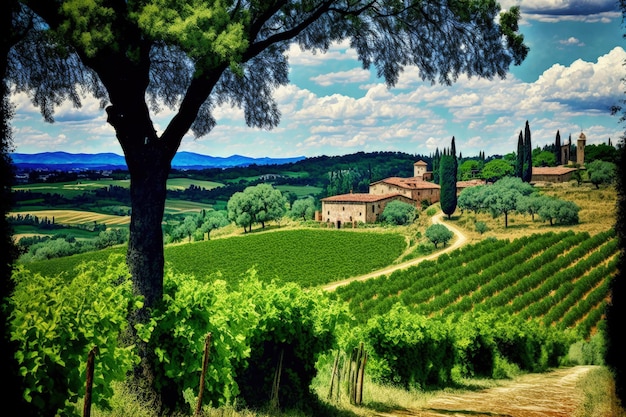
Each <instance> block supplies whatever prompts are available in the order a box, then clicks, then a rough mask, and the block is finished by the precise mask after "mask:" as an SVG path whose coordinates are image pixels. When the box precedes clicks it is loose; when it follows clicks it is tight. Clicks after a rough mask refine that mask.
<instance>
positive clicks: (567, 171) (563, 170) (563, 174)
mask: <svg viewBox="0 0 626 417" xmlns="http://www.w3.org/2000/svg"><path fill="white" fill-rule="evenodd" d="M577 170H578V168H568V167H564V166H559V167H533V175H532V178H531V180H530V182H532V183H537V182H556V183H559V182H568V181H570V180H571V179H572V174H573V173H574V172H576V171H577Z"/></svg>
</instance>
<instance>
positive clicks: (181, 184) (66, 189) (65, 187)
mask: <svg viewBox="0 0 626 417" xmlns="http://www.w3.org/2000/svg"><path fill="white" fill-rule="evenodd" d="M112 185H114V186H118V187H124V188H129V187H130V180H106V179H103V180H97V181H91V180H86V181H83V180H78V181H70V182H55V183H37V184H28V185H17V186H15V187H13V190H15V191H20V190H22V191H33V192H40V193H50V194H60V195H62V196H64V197H67V198H72V197H75V196H77V195H80V194H82V193H84V192H87V191H93V190H97V189H100V188H106V187H109V186H112ZM191 185H195V186H196V187H200V188H204V189H207V190H211V189H213V188H215V187H221V186H222V185H223V184H221V183H219V182H215V181H205V180H194V179H190V178H171V179H169V180H167V188H168V190H184V189H187V188H189V187H190V186H191Z"/></svg>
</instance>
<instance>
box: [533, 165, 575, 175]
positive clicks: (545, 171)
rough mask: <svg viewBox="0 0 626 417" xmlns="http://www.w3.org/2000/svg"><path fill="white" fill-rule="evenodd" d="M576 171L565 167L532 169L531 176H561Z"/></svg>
mask: <svg viewBox="0 0 626 417" xmlns="http://www.w3.org/2000/svg"><path fill="white" fill-rule="evenodd" d="M573 171H576V168H567V167H533V175H563V174H568V173H570V172H573Z"/></svg>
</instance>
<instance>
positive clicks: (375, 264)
mask: <svg viewBox="0 0 626 417" xmlns="http://www.w3.org/2000/svg"><path fill="white" fill-rule="evenodd" d="M346 248H349V250H345V249H346ZM405 248H406V242H405V239H404V237H403V236H402V235H401V234H399V233H376V232H361V231H360V232H351V231H341V230H323V229H297V230H285V231H277V232H270V233H259V234H250V235H246V236H241V237H232V238H227V239H215V240H210V241H204V242H196V243H193V244H185V245H174V246H167V247H166V248H165V260H166V262H168V263H169V264H170V265H171V266H172V268H173V269H174V270H176V271H177V272H181V273H185V274H191V275H194V276H196V277H204V276H210V275H212V274H216V273H220V274H221V276H222V277H223V279H224V280H227V281H229V282H231V283H234V282H236V281H237V280H238V279H239V278H240V277H241V276H242V275H244V274H246V272H247V271H248V270H249V269H255V270H256V274H257V277H258V278H259V279H260V280H263V281H266V282H270V281H272V280H277V281H280V282H295V283H297V284H298V285H300V286H302V287H312V286H318V285H322V284H326V283H329V282H333V281H337V280H340V279H344V278H349V277H352V276H355V275H361V274H366V273H369V272H372V271H374V270H377V269H380V268H383V267H385V266H387V265H390V264H391V263H392V262H393V261H394V260H395V259H397V258H398V257H399V256H400V254H401V253H402V252H403V251H404V249H405ZM124 252H125V248H122V247H116V248H110V249H105V250H102V251H97V252H88V253H84V254H80V255H74V256H69V257H64V258H56V259H49V260H46V261H39V262H32V263H28V264H26V265H25V267H26V268H28V269H29V270H31V271H32V272H33V273H41V274H44V275H56V274H60V273H65V274H66V275H67V274H71V273H72V271H75V270H76V267H77V266H78V265H79V264H80V263H82V262H88V261H106V259H108V257H109V256H110V255H111V254H113V253H118V254H123V253H124Z"/></svg>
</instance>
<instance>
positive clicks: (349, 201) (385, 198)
mask: <svg viewBox="0 0 626 417" xmlns="http://www.w3.org/2000/svg"><path fill="white" fill-rule="evenodd" d="M426 169H427V164H426V162H424V161H417V162H416V163H415V164H413V173H414V175H415V176H413V177H410V178H401V177H390V178H386V179H384V180H380V181H376V182H374V183H372V184H370V187H369V193H350V194H341V195H335V196H331V197H326V198H323V199H322V211H321V213H318V216H317V220H318V221H322V222H326V223H330V224H333V225H335V227H341V225H342V224H346V223H348V224H353V223H358V222H363V223H374V222H376V220H378V217H379V216H380V215H381V214H382V212H383V210H385V206H387V204H388V203H389V202H390V201H394V200H400V201H403V202H405V203H408V204H411V205H413V206H415V207H419V206H420V205H421V204H422V202H423V201H428V203H429V204H432V203H436V202H438V201H439V193H440V187H439V185H437V184H435V183H432V182H429V181H425V180H424V178H425V177H426V178H428V174H429V172H428V171H426Z"/></svg>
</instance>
